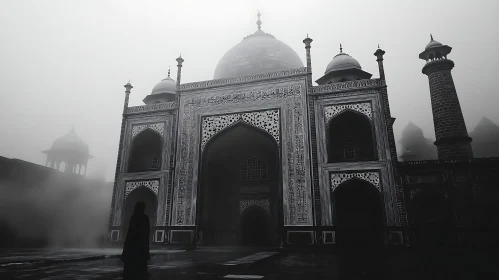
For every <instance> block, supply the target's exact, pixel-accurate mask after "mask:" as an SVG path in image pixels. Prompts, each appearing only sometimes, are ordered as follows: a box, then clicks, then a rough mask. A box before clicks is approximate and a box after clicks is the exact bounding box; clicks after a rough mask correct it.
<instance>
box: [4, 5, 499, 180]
mask: <svg viewBox="0 0 499 280" xmlns="http://www.w3.org/2000/svg"><path fill="white" fill-rule="evenodd" d="M258 9H260V12H261V13H262V17H261V20H262V29H263V30H264V31H265V32H268V33H271V34H273V35H274V36H276V38H277V39H279V40H281V41H283V42H285V43H286V44H288V45H289V46H290V47H292V48H293V49H294V50H295V51H296V52H297V53H298V55H299V56H300V57H301V58H302V61H303V62H304V64H305V49H304V45H303V43H302V40H303V39H304V38H305V37H306V34H307V33H308V34H309V36H310V37H311V38H312V39H313V40H314V42H313V43H312V49H311V53H312V68H313V78H314V80H316V79H318V78H319V77H321V76H322V75H323V73H324V70H325V68H326V65H327V64H328V63H329V62H330V61H331V59H332V58H333V57H334V56H335V55H336V54H337V53H338V52H339V44H340V43H342V44H343V51H344V52H346V53H348V54H350V55H351V56H353V57H354V58H356V59H357V60H358V61H359V62H360V64H361V65H362V68H363V69H364V70H365V71H367V72H370V73H372V74H373V77H378V76H379V74H378V69H377V63H376V58H375V56H374V55H373V53H374V51H375V50H376V47H377V44H380V46H381V48H382V49H384V50H385V51H386V54H385V61H384V63H385V71H386V79H387V84H388V94H389V98H390V104H391V111H392V115H393V116H394V117H396V118H397V121H396V122H395V126H394V129H395V135H396V140H397V141H398V140H399V138H400V133H401V132H402V129H403V128H404V127H405V126H406V125H407V123H408V122H409V121H412V122H414V123H415V124H416V125H418V126H420V127H421V128H422V129H423V131H424V133H425V136H426V137H428V138H434V131H433V121H432V114H431V107H430V95H429V91H428V80H427V77H426V76H425V75H423V74H422V73H421V68H422V67H423V65H424V61H422V60H420V59H419V58H418V55H419V53H420V52H422V51H423V50H424V47H425V46H426V44H427V43H428V42H429V40H430V35H429V34H430V33H432V34H433V36H434V38H435V40H437V41H439V42H441V43H443V44H447V45H449V46H451V47H452V48H453V50H452V53H451V54H450V55H449V59H452V60H453V61H454V62H455V64H456V67H455V68H454V70H453V77H454V81H455V84H456V88H457V91H458V95H459V98H460V101H461V107H462V110H463V114H464V117H465V120H466V123H467V127H468V130H469V131H471V130H473V128H474V127H475V125H476V124H477V123H478V121H480V119H481V118H482V117H484V116H485V117H488V118H490V119H491V120H492V121H494V122H495V123H498V124H499V113H498V110H497V109H496V108H497V106H498V105H499V96H498V94H497V93H498V92H497V88H498V84H499V82H498V79H497V78H496V75H497V73H498V72H499V54H498V52H497V46H498V42H499V32H498V31H499V28H498V25H499V24H498V20H497V11H499V1H496V0H478V1H463V0H453V1H451V0H433V1H427V0H421V1H408V0H384V1H374V0H370V1H369V0H362V1H361V0H349V1H331V0H307V1H293V0H286V1H281V0H279V1H278V0H266V1H263V0H262V1H256V0H255V1H249V0H247V1H239V0H226V1H222V0H218V1H215V0H204V1H203V0H199V1H193V0H191V1H186V0H182V1H166V0H162V1H146V0H141V1H125V0H115V1H110V0H80V1H69V0H58V1H56V0H52V1H49V0H43V1H42V0H30V1H29V0H10V1H8V0H0V35H1V38H2V40H1V43H0V63H1V66H0V73H1V75H0V85H1V87H2V91H1V92H2V93H1V102H0V131H1V132H2V137H1V138H0V139H1V140H0V156H5V157H11V158H19V159H23V160H27V161H31V162H35V163H38V164H45V155H44V154H42V153H41V151H43V150H46V149H48V148H50V146H51V145H52V142H53V141H54V140H55V139H57V138H58V137H61V136H63V135H64V134H66V133H68V132H69V131H70V130H71V127H72V126H73V125H74V126H75V130H76V133H77V134H78V135H80V137H81V138H83V139H84V140H85V141H86V142H87V143H88V145H89V147H90V152H91V154H92V155H93V156H95V158H94V159H92V160H90V163H89V168H88V174H90V175H92V174H94V175H96V174H105V176H106V179H107V180H113V179H114V171H115V164H116V156H117V152H118V141H119V131H120V124H121V112H122V109H123V100H124V88H123V85H124V84H125V83H126V82H127V81H128V79H131V82H132V84H133V86H134V88H133V90H132V94H131V97H130V105H131V106H138V105H143V103H142V99H143V98H144V97H145V96H146V95H147V94H149V93H150V92H151V90H152V88H153V87H154V85H155V84H156V83H157V82H159V81H160V80H161V79H163V78H164V77H166V74H167V71H168V67H169V66H171V67H172V73H173V75H172V76H173V78H174V79H175V73H176V61H175V58H177V57H178V55H179V54H180V53H181V54H182V57H183V58H184V59H185V62H184V67H183V69H182V82H183V83H186V82H195V81H203V80H210V79H212V77H213V73H214V70H215V67H216V65H217V63H218V61H219V60H220V58H221V57H222V56H223V55H224V54H225V52H226V51H227V50H229V49H230V48H231V47H232V46H234V45H235V44H237V43H239V42H240V41H241V40H242V39H243V37H245V36H247V35H249V34H251V33H253V32H255V31H256V23H255V22H256V20H257V17H256V14H257V12H258Z"/></svg>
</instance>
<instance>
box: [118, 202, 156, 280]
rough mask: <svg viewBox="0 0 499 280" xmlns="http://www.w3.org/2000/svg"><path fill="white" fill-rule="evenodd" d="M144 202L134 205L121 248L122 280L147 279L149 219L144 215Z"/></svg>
mask: <svg viewBox="0 0 499 280" xmlns="http://www.w3.org/2000/svg"><path fill="white" fill-rule="evenodd" d="M145 208H146V205H145V203H144V202H138V203H137V204H135V209H134V212H133V215H132V217H131V219H130V226H129V227H128V233H127V236H126V239H125V244H124V246H123V253H122V254H121V261H123V263H124V264H125V267H124V269H123V279H125V280H128V279H130V280H131V279H133V280H143V279H147V261H148V260H149V259H150V255H149V217H148V216H147V215H146V214H145V213H144V210H145Z"/></svg>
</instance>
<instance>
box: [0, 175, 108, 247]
mask: <svg viewBox="0 0 499 280" xmlns="http://www.w3.org/2000/svg"><path fill="white" fill-rule="evenodd" d="M53 173H54V174H52V175H50V176H49V177H48V178H47V179H45V180H43V181H42V182H40V183H38V184H22V183H21V182H19V181H18V182H16V183H9V182H5V181H3V182H0V224H3V225H5V224H6V225H7V226H8V228H9V231H10V232H11V233H12V234H13V235H14V236H16V237H17V238H12V237H10V238H8V240H7V243H5V244H4V245H3V246H0V247H11V246H16V247H17V246H23V247H25V246H28V247H30V245H31V247H32V246H35V247H39V246H46V247H78V248H82V247H98V246H101V245H103V244H102V240H103V238H105V237H106V236H107V226H108V221H109V220H108V219H109V211H110V201H111V195H112V185H110V184H109V183H108V184H106V183H105V182H104V181H102V180H82V179H81V178H76V177H77V176H70V175H67V174H63V173H60V174H57V172H53ZM3 230H5V228H4V229H3ZM3 234H6V235H8V233H6V232H3ZM5 241H6V240H3V242H1V243H4V242H5Z"/></svg>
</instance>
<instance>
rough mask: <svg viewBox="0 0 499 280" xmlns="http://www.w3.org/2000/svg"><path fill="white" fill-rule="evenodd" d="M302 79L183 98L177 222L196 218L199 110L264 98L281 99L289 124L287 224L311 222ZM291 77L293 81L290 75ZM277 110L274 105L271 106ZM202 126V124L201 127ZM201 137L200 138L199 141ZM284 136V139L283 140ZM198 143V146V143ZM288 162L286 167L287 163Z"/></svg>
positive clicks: (286, 134) (284, 130) (188, 222)
mask: <svg viewBox="0 0 499 280" xmlns="http://www.w3.org/2000/svg"><path fill="white" fill-rule="evenodd" d="M300 79H302V80H300V82H299V83H294V84H287V85H283V86H282V85H281V86H279V85H274V84H269V85H267V86H266V87H265V88H262V89H257V90H249V91H228V90H225V89H222V90H218V91H217V92H213V93H210V94H203V95H193V96H192V97H188V98H186V99H185V100H183V101H182V104H181V108H180V110H181V116H182V118H181V120H180V123H179V126H180V128H179V131H180V133H179V140H178V141H179V142H178V143H179V147H178V156H179V160H178V163H177V168H178V173H177V174H178V176H176V178H177V179H176V180H177V187H176V190H177V192H176V197H175V200H176V202H175V206H174V207H175V208H174V210H175V213H174V214H173V217H174V219H175V221H174V224H175V225H192V224H193V223H194V221H195V212H194V211H193V209H194V207H195V202H193V201H194V200H193V195H194V192H195V186H196V184H195V180H196V178H197V175H196V174H195V170H197V168H196V169H195V167H197V164H198V163H197V160H198V159H197V156H196V152H195V151H196V150H197V149H196V145H199V146H201V143H202V135H200V132H201V131H202V126H201V125H202V122H201V123H200V122H199V121H198V120H200V119H201V118H202V116H200V115H199V113H198V112H199V111H200V110H204V109H205V108H209V107H213V106H220V105H224V104H231V105H236V104H240V105H241V106H244V104H245V103H246V102H261V101H265V100H273V102H275V101H277V100H278V101H279V104H280V109H279V110H280V111H279V116H280V117H281V116H282V117H284V116H285V118H286V119H285V120H281V121H283V123H285V125H286V127H283V128H281V132H280V133H282V135H283V137H282V139H281V145H283V146H285V150H283V153H285V155H284V156H283V162H282V164H283V167H282V168H283V171H286V172H285V173H283V183H285V184H286V186H285V192H284V194H283V195H285V196H286V198H287V203H286V204H285V205H284V207H285V208H286V210H285V211H286V212H287V213H288V215H287V216H286V217H285V218H286V220H285V221H284V222H285V224H289V225H305V224H306V225H308V224H310V222H311V220H310V218H311V213H310V211H309V210H310V209H309V205H308V199H309V198H310V192H311V190H310V189H309V188H308V187H307V183H306V179H307V178H308V176H307V174H308V173H307V167H308V165H307V164H306V163H305V153H306V149H307V148H306V147H307V146H306V145H305V142H304V141H305V137H306V132H305V127H304V122H305V121H306V115H304V112H303V108H304V105H303V93H304V92H303V87H304V83H305V81H304V80H303V78H300ZM290 81H292V80H291V79H290ZM270 110H274V109H270ZM200 126H201V127H200ZM198 139H199V142H198ZM284 139H285V142H283V141H284ZM199 146H198V147H199ZM284 166H285V167H284Z"/></svg>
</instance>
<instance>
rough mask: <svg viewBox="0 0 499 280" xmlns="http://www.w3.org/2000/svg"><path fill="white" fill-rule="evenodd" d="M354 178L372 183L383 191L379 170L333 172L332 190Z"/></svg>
mask: <svg viewBox="0 0 499 280" xmlns="http://www.w3.org/2000/svg"><path fill="white" fill-rule="evenodd" d="M354 178H356V179H360V180H363V181H366V182H369V183H371V185H373V186H375V187H376V189H378V191H380V192H381V184H380V181H379V172H359V173H331V191H334V190H335V189H336V188H337V187H338V186H339V185H341V184H342V183H344V182H346V181H348V180H351V179H354Z"/></svg>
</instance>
